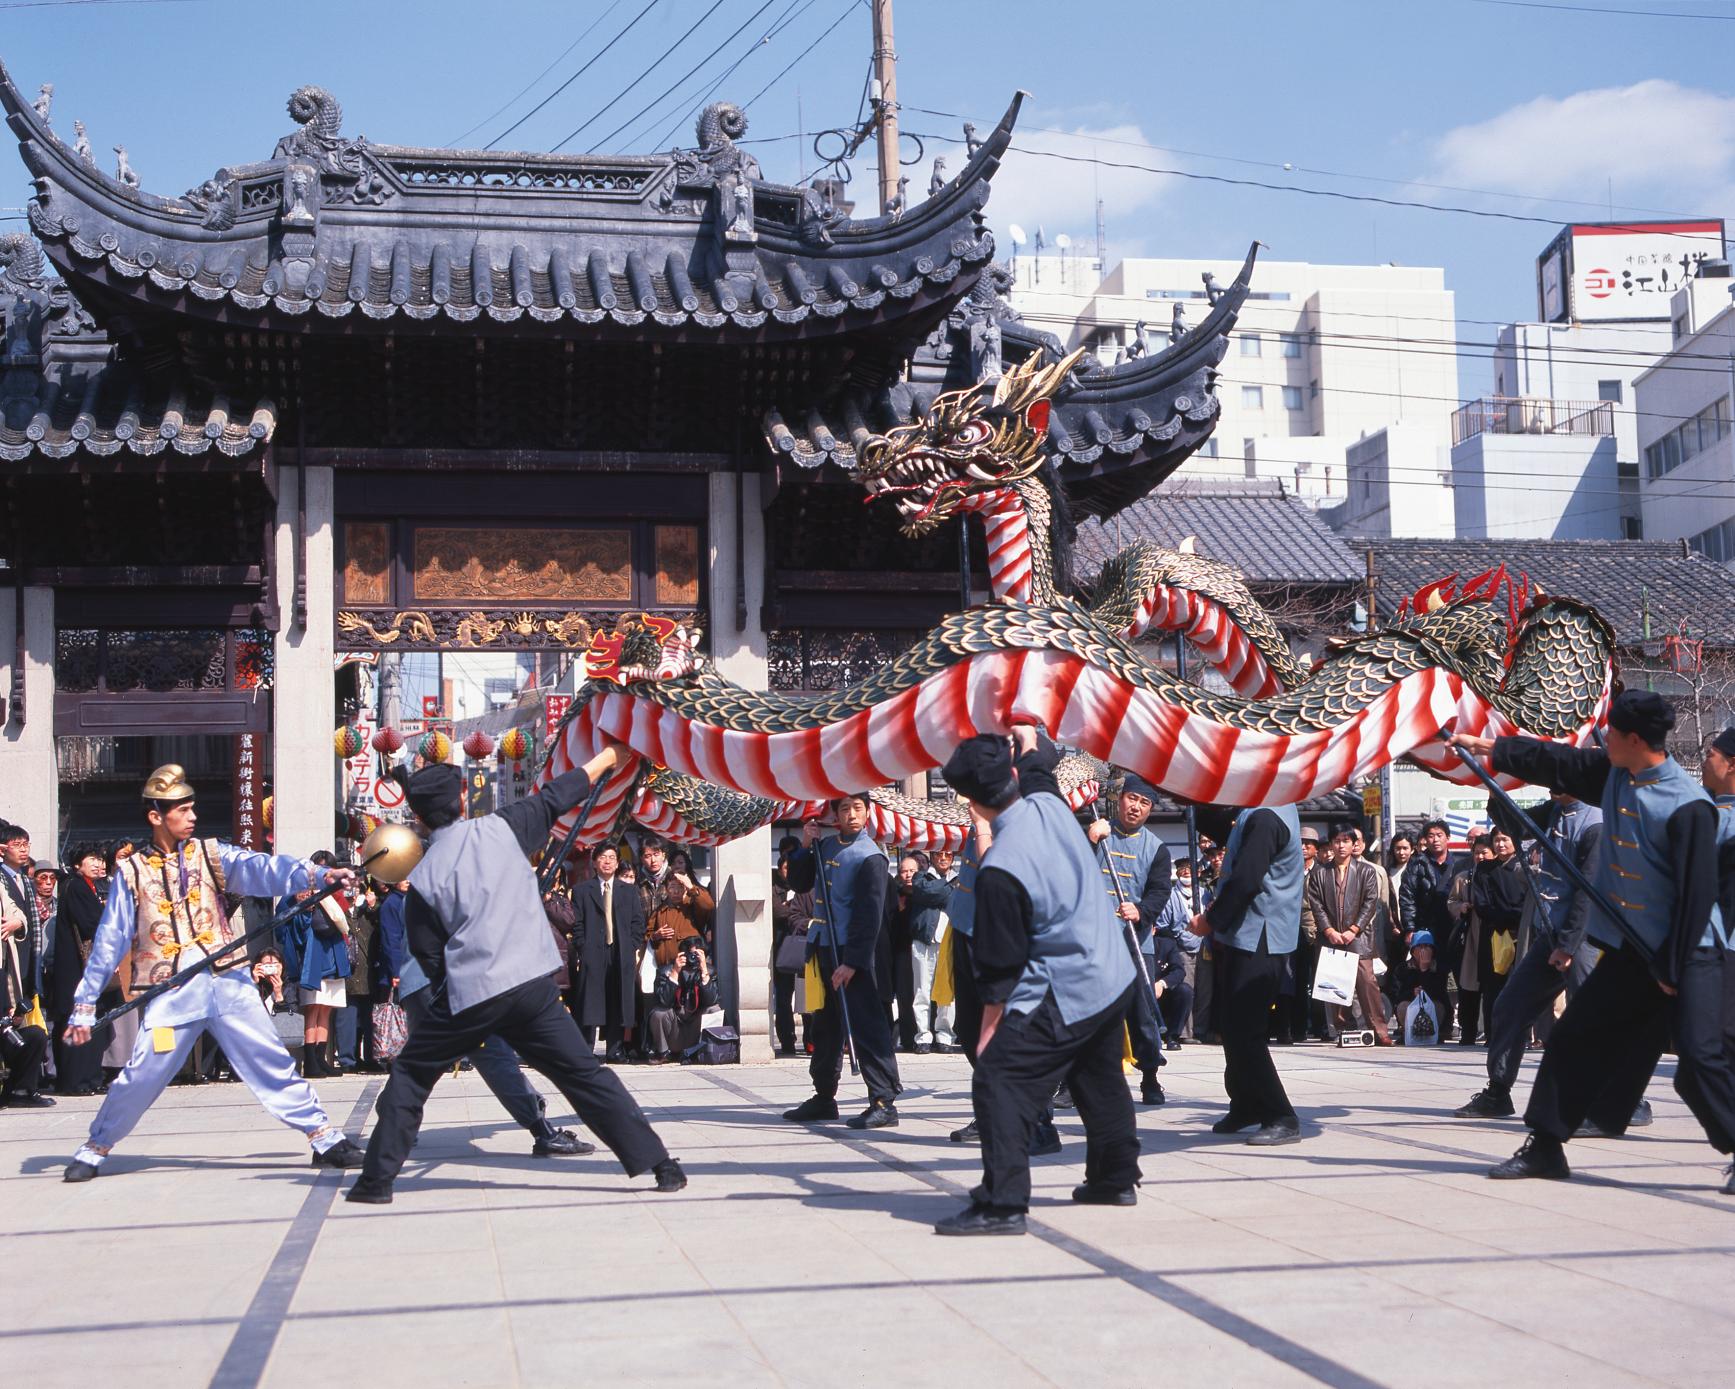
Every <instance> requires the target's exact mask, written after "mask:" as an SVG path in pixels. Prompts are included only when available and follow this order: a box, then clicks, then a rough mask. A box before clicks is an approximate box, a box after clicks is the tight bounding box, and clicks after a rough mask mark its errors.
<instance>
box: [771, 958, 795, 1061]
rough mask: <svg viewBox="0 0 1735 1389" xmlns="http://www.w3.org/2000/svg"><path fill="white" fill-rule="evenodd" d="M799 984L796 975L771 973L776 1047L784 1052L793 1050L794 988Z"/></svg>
mask: <svg viewBox="0 0 1735 1389" xmlns="http://www.w3.org/2000/svg"><path fill="white" fill-rule="evenodd" d="M800 983H801V976H800V975H798V974H785V973H783V972H782V971H781V970H774V971H772V974H771V1000H772V1016H773V1018H774V1019H775V1021H776V1025H777V1045H778V1046H779V1047H781V1048H782V1049H783V1050H784V1051H794V1050H795V988H796V985H798V984H800Z"/></svg>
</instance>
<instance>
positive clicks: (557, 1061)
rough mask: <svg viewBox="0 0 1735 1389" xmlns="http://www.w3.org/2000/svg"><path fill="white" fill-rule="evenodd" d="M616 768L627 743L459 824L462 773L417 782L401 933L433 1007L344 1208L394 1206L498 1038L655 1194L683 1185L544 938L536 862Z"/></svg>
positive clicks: (446, 770)
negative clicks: (407, 1166)
mask: <svg viewBox="0 0 1735 1389" xmlns="http://www.w3.org/2000/svg"><path fill="white" fill-rule="evenodd" d="M618 760H619V746H618V745H615V744H611V745H610V746H609V747H607V748H605V749H604V750H603V751H602V752H599V753H598V754H597V755H596V756H595V757H592V758H591V759H590V760H589V761H588V762H586V763H585V764H584V765H583V766H582V767H578V768H575V769H574V770H572V771H570V772H567V773H565V774H564V775H562V776H557V777H555V778H554V779H553V780H551V781H550V782H549V783H548V785H546V786H544V787H543V788H542V789H541V790H540V791H538V792H537V793H536V794H535V795H534V796H529V797H526V798H525V799H524V800H521V801H515V802H514V803H513V804H511V805H509V806H506V807H504V808H502V809H500V810H497V811H495V812H494V814H492V815H483V816H480V817H478V818H477V819H474V820H466V819H465V818H464V775H463V773H462V772H460V771H459V770H458V769H457V768H456V767H453V766H450V765H448V764H444V763H442V764H439V765H436V766H432V767H424V768H423V769H422V770H421V771H419V772H417V773H416V774H415V775H414V776H412V777H410V778H409V788H408V792H409V794H408V799H409V803H410V809H411V810H412V811H414V812H415V815H416V818H417V819H418V820H419V821H421V823H422V824H423V825H425V826H426V827H427V829H428V830H429V832H430V838H429V843H428V851H427V853H426V854H425V855H423V857H422V861H421V862H420V863H419V864H417V865H416V868H415V871H414V872H413V873H411V874H410V878H409V883H410V887H409V892H408V895H407V896H406V897H405V899H404V927H405V930H406V932H407V933H408V936H409V943H410V953H411V954H412V955H413V956H415V958H416V962H417V963H418V964H420V965H421V967H422V969H423V971H424V972H425V973H426V974H427V976H428V979H429V982H430V990H429V992H430V994H431V997H430V999H429V1006H428V1010H427V1016H426V1017H425V1018H423V1019H422V1021H421V1022H420V1023H419V1024H418V1026H417V1027H416V1028H415V1030H414V1031H412V1032H411V1033H410V1039H409V1041H408V1042H406V1043H405V1044H404V1049H403V1051H401V1052H400V1053H399V1054H398V1059H397V1062H396V1064H395V1065H394V1066H393V1067H392V1076H391V1079H390V1080H389V1081H387V1082H386V1088H385V1092H384V1093H383V1094H382V1095H381V1096H380V1101H379V1105H378V1108H377V1109H376V1111H375V1113H376V1115H377V1120H378V1122H377V1123H376V1124H375V1126H374V1131H373V1136H372V1138H370V1139H369V1140H368V1148H367V1158H366V1161H365V1162H364V1163H363V1166H362V1175H361V1177H360V1178H359V1179H358V1180H357V1181H356V1183H355V1185H354V1186H352V1187H351V1188H350V1189H349V1191H348V1192H347V1193H346V1194H345V1199H346V1200H349V1201H358V1202H361V1203H363V1204H365V1205H375V1206H383V1205H390V1204H391V1200H392V1184H393V1182H394V1181H395V1180H396V1178H397V1175H398V1173H399V1171H401V1170H402V1168H403V1165H404V1160H405V1159H406V1158H408V1157H409V1155H410V1148H411V1146H412V1145H413V1144H414V1143H415V1141H416V1134H417V1132H418V1131H419V1130H420V1128H421V1126H422V1111H423V1108H424V1107H425V1106H426V1104H427V1100H428V1094H429V1092H430V1091H431V1090H432V1089H433V1088H434V1084H435V1082H436V1081H438V1080H439V1078H440V1077H441V1076H442V1075H444V1074H445V1072H446V1070H447V1068H448V1067H450V1066H451V1065H452V1063H453V1062H454V1061H456V1060H458V1058H459V1057H461V1056H463V1055H464V1054H465V1053H466V1052H468V1051H470V1050H471V1049H472V1048H474V1047H475V1046H477V1045H478V1044H479V1043H480V1042H482V1041H483V1040H484V1039H485V1038H487V1037H490V1036H495V1035H498V1036H500V1037H503V1038H505V1040H506V1041H507V1042H508V1043H510V1044H511V1046H512V1047H513V1049H514V1050H515V1051H517V1052H518V1053H519V1054H520V1055H521V1056H523V1057H524V1059H525V1060H526V1061H528V1062H529V1063H530V1064H531V1065H532V1066H534V1067H536V1069H537V1070H539V1071H541V1072H542V1073H543V1074H544V1075H545V1076H547V1077H548V1078H549V1079H550V1080H552V1081H553V1082H554V1083H555V1085H556V1086H557V1087H558V1088H559V1090H560V1092H561V1094H563V1095H565V1096H566V1098H567V1100H568V1102H569V1103H571V1105H572V1107H573V1108H574V1109H575V1110H577V1111H578V1116H579V1118H581V1119H583V1120H584V1122H585V1123H586V1124H588V1125H589V1126H590V1127H591V1128H592V1129H593V1130H594V1131H595V1132H596V1135H597V1137H598V1138H600V1139H601V1140H602V1141H603V1142H604V1143H606V1144H607V1145H608V1147H609V1149H610V1150H611V1151H612V1152H613V1153H614V1155H615V1156H616V1157H617V1158H618V1159H620V1164H621V1166H622V1167H623V1168H625V1169H626V1172H627V1175H628V1176H637V1175H638V1174H639V1173H641V1172H646V1171H649V1172H651V1173H653V1174H654V1175H655V1177H656V1189H657V1190H658V1191H680V1190H681V1189H682V1188H683V1187H685V1186H686V1185H687V1178H686V1175H685V1174H684V1173H683V1172H682V1171H681V1164H680V1163H679V1162H677V1161H675V1159H673V1158H671V1157H670V1156H669V1150H668V1149H667V1148H665V1147H664V1146H663V1141H662V1139H660V1138H658V1137H657V1134H656V1131H655V1130H654V1129H653V1128H651V1126H650V1123H649V1122H648V1121H647V1120H646V1119H645V1116H644V1112H643V1111H642V1110H641V1109H640V1108H639V1107H638V1105H637V1104H635V1103H634V1102H633V1098H632V1096H631V1095H629V1094H628V1093H627V1091H626V1087H625V1086H623V1085H622V1084H621V1083H620V1080H619V1079H618V1078H617V1077H616V1076H615V1074H614V1072H612V1071H610V1070H607V1069H605V1068H604V1067H602V1066H601V1065H599V1064H598V1062H597V1059H596V1055H595V1053H594V1051H593V1050H592V1048H591V1047H589V1046H587V1045H586V1044H585V1042H584V1039H583V1037H581V1036H580V1035H579V1031H578V1026H577V1024H575V1023H574V1022H573V1020H572V1015H571V1014H570V1013H568V1012H567V1011H566V1009H565V1008H564V1007H562V1006H561V1002H560V993H559V990H558V989H556V987H555V984H554V979H553V977H552V976H553V975H554V974H555V972H556V971H557V970H558V969H559V968H560V952H559V951H557V950H556V949H555V948H554V942H553V941H551V940H550V939H549V932H548V928H547V925H546V917H545V916H544V914H543V911H542V899H541V896H540V894H539V893H538V891H537V885H536V873H535V871H534V870H533V869H532V868H531V866H530V858H529V856H530V854H531V853H532V852H533V851H534V850H536V849H540V848H541V847H542V845H543V843H544V842H545V841H546V840H547V838H548V833H549V831H550V829H552V828H553V826H554V823H555V821H557V820H558V819H560V817H561V816H563V815H565V814H566V813H567V812H568V811H571V810H574V809H576V808H577V807H578V806H579V805H580V804H582V803H583V801H584V800H585V798H586V796H588V795H589V793H590V788H591V779H592V778H593V777H600V776H604V775H606V774H607V773H608V772H610V771H612V770H614V768H615V766H616V765H617V763H618Z"/></svg>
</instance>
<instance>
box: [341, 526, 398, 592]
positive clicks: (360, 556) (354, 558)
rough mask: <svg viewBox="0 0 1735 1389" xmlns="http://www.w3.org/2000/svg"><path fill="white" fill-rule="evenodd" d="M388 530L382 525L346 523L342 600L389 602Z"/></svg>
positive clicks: (388, 528)
mask: <svg viewBox="0 0 1735 1389" xmlns="http://www.w3.org/2000/svg"><path fill="white" fill-rule="evenodd" d="M390 536H391V530H390V527H388V526H387V525H386V523H385V522H383V521H349V522H346V523H345V524H344V528H343V600H344V602H346V603H363V604H368V605H374V604H382V603H389V602H391V601H392V554H391V540H390Z"/></svg>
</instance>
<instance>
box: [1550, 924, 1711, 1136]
mask: <svg viewBox="0 0 1735 1389" xmlns="http://www.w3.org/2000/svg"><path fill="white" fill-rule="evenodd" d="M1672 1011H1673V1010H1672V1009H1671V1000H1670V998H1669V996H1668V995H1667V994H1665V993H1664V992H1663V991H1662V990H1661V989H1660V988H1658V987H1657V981H1656V980H1655V979H1654V978H1653V977H1652V975H1651V971H1650V967H1649V966H1648V965H1646V964H1645V962H1644V961H1643V960H1641V959H1640V958H1639V956H1638V952H1636V951H1634V950H1630V949H1625V948H1622V949H1619V950H1605V951H1604V952H1603V957H1602V959H1601V960H1599V961H1598V962H1597V966H1596V968H1595V969H1593V970H1592V971H1591V972H1590V978H1588V979H1586V980H1585V981H1584V987H1583V988H1581V989H1580V990H1579V991H1578V997H1577V998H1575V999H1573V1000H1572V1002H1571V1003H1569V1004H1568V1005H1567V1007H1566V1012H1565V1013H1563V1014H1561V1017H1560V1021H1559V1022H1558V1023H1556V1024H1555V1027H1554V1031H1553V1032H1552V1033H1551V1034H1550V1036H1549V1038H1548V1045H1547V1046H1546V1047H1544V1048H1543V1049H1542V1064H1541V1065H1540V1066H1539V1067H1537V1070H1536V1083H1535V1085H1533V1086H1532V1087H1531V1090H1530V1103H1529V1104H1528V1105H1526V1106H1525V1109H1524V1122H1525V1123H1526V1124H1527V1125H1529V1127H1530V1128H1531V1129H1532V1130H1534V1131H1535V1132H1537V1133H1542V1134H1547V1135H1549V1136H1550V1137H1553V1138H1557V1139H1559V1140H1560V1141H1561V1142H1562V1143H1564V1142H1566V1141H1567V1140H1568V1139H1570V1138H1571V1137H1572V1135H1573V1134H1574V1133H1576V1132H1577V1131H1578V1126H1579V1125H1580V1124H1582V1123H1583V1122H1584V1121H1585V1120H1586V1119H1587V1118H1590V1117H1591V1116H1592V1114H1593V1112H1597V1113H1596V1118H1597V1123H1598V1124H1599V1125H1601V1126H1602V1127H1604V1128H1607V1129H1609V1130H1610V1131H1611V1132H1614V1133H1623V1132H1625V1130H1626V1127H1627V1122H1628V1120H1630V1119H1631V1118H1632V1115H1633V1109H1634V1107H1635V1106H1636V1105H1637V1104H1638V1102H1639V1101H1640V1100H1641V1099H1642V1098H1643V1097H1644V1093H1645V1087H1646V1086H1647V1085H1648V1084H1650V1080H1651V1072H1652V1071H1654V1070H1655V1069H1656V1066H1657V1061H1658V1059H1659V1058H1660V1057H1661V1056H1662V1054H1663V1049H1664V1047H1665V1046H1667V1044H1668V1039H1669V1018H1670V1013H1671V1012H1672ZM1682 1064H1683V1065H1685V1064H1686V1061H1685V1058H1683V1059H1682ZM1598 1111H1600V1112H1598Z"/></svg>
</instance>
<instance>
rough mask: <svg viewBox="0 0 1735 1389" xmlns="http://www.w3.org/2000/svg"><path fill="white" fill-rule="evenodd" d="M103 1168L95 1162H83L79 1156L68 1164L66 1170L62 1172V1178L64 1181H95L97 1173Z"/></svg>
mask: <svg viewBox="0 0 1735 1389" xmlns="http://www.w3.org/2000/svg"><path fill="white" fill-rule="evenodd" d="M101 1170H102V1169H101V1168H99V1167H98V1166H97V1165H96V1164H95V1163H94V1162H81V1161H80V1160H79V1159H78V1158H74V1159H73V1160H72V1161H71V1162H69V1163H67V1164H66V1171H65V1172H63V1173H61V1176H60V1180H61V1181H63V1182H89V1181H94V1180H95V1179H96V1174H97V1173H98V1172H100V1171H101Z"/></svg>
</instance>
